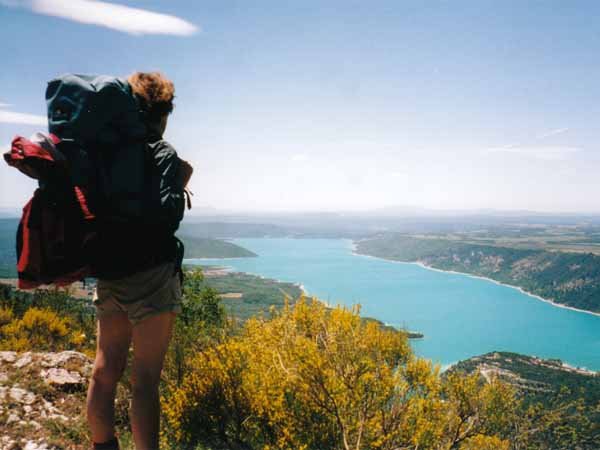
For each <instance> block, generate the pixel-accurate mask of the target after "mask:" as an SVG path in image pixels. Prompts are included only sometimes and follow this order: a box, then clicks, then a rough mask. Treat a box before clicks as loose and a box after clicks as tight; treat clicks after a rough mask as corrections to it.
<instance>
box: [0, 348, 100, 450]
mask: <svg viewBox="0 0 600 450" xmlns="http://www.w3.org/2000/svg"><path fill="white" fill-rule="evenodd" d="M91 369H92V361H91V360H90V359H89V358H88V357H87V356H85V355H84V354H82V353H78V352H74V351H64V352H59V353H36V352H26V353H21V354H17V353H16V352H9V351H4V352H0V450H17V449H23V450H50V449H54V448H61V446H60V445H59V444H53V442H57V443H58V442H60V436H59V435H60V433H61V430H65V429H71V430H73V429H79V428H81V423H82V405H83V401H82V400H83V397H84V395H85V389H86V386H87V379H88V377H89V375H90V373H91Z"/></svg>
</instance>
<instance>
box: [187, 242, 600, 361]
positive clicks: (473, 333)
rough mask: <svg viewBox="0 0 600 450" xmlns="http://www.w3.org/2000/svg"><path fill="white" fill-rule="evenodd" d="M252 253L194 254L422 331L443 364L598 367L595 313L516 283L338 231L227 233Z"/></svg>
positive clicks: (420, 345)
mask: <svg viewBox="0 0 600 450" xmlns="http://www.w3.org/2000/svg"><path fill="white" fill-rule="evenodd" d="M232 242H235V243H236V244H239V245H241V246H242V247H245V248H247V249H249V250H251V251H253V252H255V253H256V254H258V255H259V256H258V257H257V258H232V259H226V260H222V259H194V260H186V262H187V263H199V264H215V265H226V266H230V267H232V268H233V269H234V270H236V271H242V272H249V273H253V274H257V275H262V276H265V277H269V278H276V279H279V280H283V281H290V282H297V283H301V284H302V285H303V286H304V288H305V290H306V291H307V292H308V293H309V294H310V295H315V296H317V297H319V298H320V299H322V300H325V301H328V302H329V303H332V304H336V303H340V304H344V305H352V304H355V303H360V304H361V306H362V314H363V315H366V316H371V317H375V318H377V319H380V320H382V321H384V322H386V323H388V324H390V325H394V326H397V327H401V328H405V329H408V330H413V331H419V332H422V333H424V334H425V338H424V339H422V340H415V341H412V342H413V348H414V349H415V351H416V352H417V353H418V354H419V355H421V356H424V357H427V358H431V359H433V360H434V361H436V362H439V363H441V364H442V365H447V364H451V363H454V362H456V361H459V360H461V359H466V358H469V357H471V356H475V355H480V354H483V353H487V352H490V351H494V350H500V351H511V352H518V353H524V354H528V355H536V356H540V357H543V358H559V359H561V360H563V361H565V362H567V363H569V364H571V365H575V366H580V367H586V368H589V369H592V370H600V317H598V316H593V315H590V314H585V313H581V312H577V311H572V310H568V309H564V308H557V307H555V306H552V305H550V304H548V303H544V302H542V301H539V300H536V299H534V298H532V297H531V296H528V295H525V294H523V293H521V292H519V291H518V290H516V289H513V288H510V287H507V286H501V285H498V284H496V283H493V282H490V281H487V280H481V279H476V278H472V277H468V276H465V275H459V274H451V273H442V272H437V271H432V270H428V269H425V268H422V267H419V266H417V265H415V264H405V263H396V262H392V261H386V260H382V259H377V258H371V257H366V256H360V255H353V254H352V243H351V241H349V240H344V239H291V238H290V239H287V238H281V239H275V238H274V239H267V238H261V239H235V240H233V241H232Z"/></svg>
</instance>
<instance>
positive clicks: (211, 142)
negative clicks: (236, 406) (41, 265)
mask: <svg viewBox="0 0 600 450" xmlns="http://www.w3.org/2000/svg"><path fill="white" fill-rule="evenodd" d="M86 11H87V12H86ZM92 12H93V14H92ZM599 18H600V3H597V2H592V1H574V2H569V3H566V2H559V1H550V0H549V1H547V2H536V3H530V2H527V3H524V2H520V1H516V0H515V1H513V0H509V1H505V2H492V1H478V0H470V1H461V2H448V1H443V0H432V1H430V2H420V1H401V2H398V1H377V2H370V3H368V4H365V3H363V2H354V1H345V2H338V1H332V2H327V3H326V4H324V3H323V2H319V1H307V2H302V3H297V4H289V3H287V2H284V3H282V2H275V1H263V2H260V4H249V3H239V2H235V1H227V0H222V1H211V2H206V3H202V4H193V6H191V4H190V3H189V2H185V1H169V2H165V1H158V0H157V1H152V2H142V1H118V2H111V3H106V2H98V1H92V0H72V1H70V2H60V1H58V0H36V1H29V0H0V20H1V21H2V24H3V26H2V27H1V29H0V42H1V44H0V46H1V48H2V50H3V54H4V55H5V61H7V62H10V63H9V64H8V65H7V69H6V70H4V71H2V73H1V74H0V86H3V87H2V88H0V148H2V149H6V148H7V147H8V145H9V143H10V140H11V138H12V137H13V136H14V135H15V134H23V135H26V136H28V135H30V134H32V133H33V132H34V131H37V130H43V129H45V126H44V123H45V117H44V116H45V104H44V89H45V83H46V82H47V81H48V80H49V79H51V78H53V77H55V76H56V75H58V74H60V73H64V72H77V73H109V74H115V75H126V74H128V73H130V72H132V71H135V70H160V71H162V72H164V73H165V74H166V75H167V76H169V77H170V78H172V79H173V81H174V82H175V86H176V94H177V98H176V105H177V106H176V108H175V111H174V113H173V115H172V117H171V118H170V124H169V127H168V129H167V133H166V135H165V138H166V139H167V140H169V141H170V142H172V143H173V145H174V146H175V148H176V149H177V150H178V152H179V154H180V156H182V157H183V158H184V159H188V160H190V161H191V162H192V164H193V165H194V167H195V169H196V173H195V175H194V177H193V179H192V182H191V189H192V191H194V192H195V194H196V195H195V197H194V199H193V200H194V203H195V204H196V205H211V207H215V208H217V209H218V210H226V211H260V212H269V211H270V212H282V211H286V212H290V211H296V212H306V211H350V210H359V211H368V210H376V209H381V208H390V207H392V208H393V207H395V206H394V205H418V206H415V207H411V208H425V209H428V210H438V211H447V210H462V211H473V210H482V209H484V210H498V211H515V210H516V211H519V210H523V211H533V212H542V213H571V214H596V213H600V183H598V181H597V178H598V177H597V174H598V173H600V153H598V151H597V142H600V130H598V127H597V126H596V123H595V122H596V120H595V118H596V117H598V113H600V84H599V83H598V81H597V80H599V79H600V76H599V75H600V62H599V61H598V58H597V55H598V52H599V51H600V35H599V34H598V33H597V32H596V31H595V23H597V21H598V19H599ZM49 35H50V36H53V35H60V36H61V42H63V44H62V45H60V44H58V43H57V41H56V40H54V39H47V38H45V36H49ZM34 188H35V182H33V181H32V180H27V179H26V178H25V177H23V176H22V175H21V174H19V173H17V171H16V170H13V169H10V168H8V167H6V166H5V167H4V168H3V169H2V175H1V177H0V208H7V207H8V208H20V207H22V206H23V205H24V203H25V202H26V201H27V199H28V198H29V197H30V196H31V193H32V192H33V190H34Z"/></svg>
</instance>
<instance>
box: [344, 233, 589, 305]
mask: <svg viewBox="0 0 600 450" xmlns="http://www.w3.org/2000/svg"><path fill="white" fill-rule="evenodd" d="M356 252H357V253H361V254H365V255H371V256H377V257H381V258H386V259H391V260H397V261H406V262H421V263H423V264H425V265H427V266H430V267H433V268H436V269H441V270H454V271H457V272H463V273H468V274H473V275H479V276H484V277H488V278H491V279H493V280H496V281H499V282H501V283H506V284H510V285H514V286H519V287H521V288H523V289H524V290H525V291H527V292H530V293H532V294H536V295H539V296H541V297H543V298H546V299H549V300H552V301H554V302H556V303H560V304H563V305H566V306H571V307H574V308H578V309H583V310H586V311H593V312H600V256H597V255H593V254H591V253H566V252H552V251H547V250H535V249H518V248H509V247H500V246H492V245H479V244H469V243H464V242H457V241H452V240H447V239H437V238H416V237H412V236H406V235H401V234H395V233H389V234H385V235H382V236H379V237H376V238H373V239H365V240H361V241H358V242H357V245H356Z"/></svg>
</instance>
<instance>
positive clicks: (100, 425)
mask: <svg viewBox="0 0 600 450" xmlns="http://www.w3.org/2000/svg"><path fill="white" fill-rule="evenodd" d="M97 339H98V342H97V349H96V359H95V361H94V369H93V372H92V378H91V379H90V385H89V387H88V393H87V418H88V423H89V426H90V429H91V431H92V441H93V442H98V443H99V442H107V441H110V440H111V439H112V438H114V436H115V394H116V389H117V383H118V382H119V379H120V378H121V375H122V374H123V370H124V369H125V366H126V365H127V353H128V351H129V344H130V342H131V324H130V323H129V320H128V319H127V315H126V314H125V313H120V312H116V313H114V314H111V315H110V316H105V317H102V316H101V317H100V318H99V319H98V337H97Z"/></svg>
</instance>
